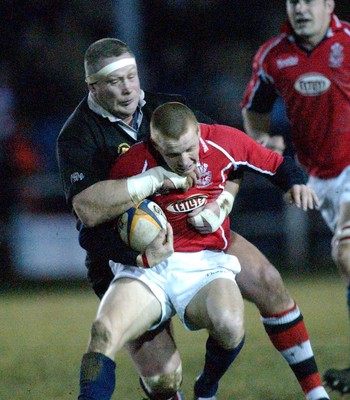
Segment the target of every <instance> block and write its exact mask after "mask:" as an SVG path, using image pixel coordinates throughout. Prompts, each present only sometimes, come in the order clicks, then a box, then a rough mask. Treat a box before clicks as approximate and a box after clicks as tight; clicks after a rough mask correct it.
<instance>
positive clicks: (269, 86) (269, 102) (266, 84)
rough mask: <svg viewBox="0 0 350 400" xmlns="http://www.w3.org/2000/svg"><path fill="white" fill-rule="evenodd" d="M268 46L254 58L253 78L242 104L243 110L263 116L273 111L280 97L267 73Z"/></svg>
mask: <svg viewBox="0 0 350 400" xmlns="http://www.w3.org/2000/svg"><path fill="white" fill-rule="evenodd" d="M267 46H268V44H265V45H263V46H261V47H260V49H259V50H258V52H257V53H256V55H255V57H254V60H253V72H252V76H251V78H250V81H249V83H248V85H247V87H246V90H245V93H244V96H243V101H242V103H241V108H247V109H248V110H251V111H255V112H257V113H262V114H264V113H269V112H271V111H272V108H273V105H274V103H275V101H276V99H277V97H278V94H277V92H276V91H275V89H274V86H273V83H272V80H271V78H270V77H269V74H268V73H267V71H266V65H267V61H266V53H267V51H268V50H267Z"/></svg>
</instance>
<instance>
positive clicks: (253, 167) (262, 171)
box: [206, 140, 275, 176]
mask: <svg viewBox="0 0 350 400" xmlns="http://www.w3.org/2000/svg"><path fill="white" fill-rule="evenodd" d="M206 142H207V143H209V144H211V145H212V146H213V147H215V148H216V149H218V150H219V151H221V152H222V153H223V154H225V156H226V157H227V158H228V159H229V160H230V161H231V163H232V165H233V166H234V168H235V169H237V168H238V166H239V165H248V166H249V168H252V169H254V170H255V171H258V172H261V173H262V174H266V175H271V176H273V175H275V173H274V172H271V171H267V170H264V169H261V168H258V167H256V166H255V165H253V164H250V163H248V161H236V160H235V159H234V158H233V157H232V156H231V155H230V154H229V153H228V152H227V151H226V150H225V149H224V148H222V147H221V146H219V145H218V144H216V143H214V142H212V141H211V140H206Z"/></svg>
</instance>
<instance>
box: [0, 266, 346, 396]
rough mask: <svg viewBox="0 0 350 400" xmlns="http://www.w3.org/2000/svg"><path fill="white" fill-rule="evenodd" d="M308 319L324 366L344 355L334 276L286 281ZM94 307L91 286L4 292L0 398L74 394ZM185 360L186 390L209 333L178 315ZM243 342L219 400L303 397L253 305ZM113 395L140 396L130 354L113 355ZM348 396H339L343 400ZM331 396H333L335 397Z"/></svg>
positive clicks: (341, 293) (342, 313)
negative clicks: (188, 326)
mask: <svg viewBox="0 0 350 400" xmlns="http://www.w3.org/2000/svg"><path fill="white" fill-rule="evenodd" d="M286 283H287V285H288V287H289V289H290V291H291V293H292V294H293V296H294V298H295V299H296V301H297V302H298V304H299V306H300V308H301V310H302V312H303V314H304V318H305V321H306V323H307V326H308V329H309V334H310V337H311V339H312V344H313V349H314V352H315V354H316V358H317V361H318V364H319V368H320V370H321V371H324V370H325V369H327V368H328V367H329V366H339V367H343V366H345V365H346V364H347V363H348V360H349V349H348V342H349V329H348V324H347V311H346V307H345V290H344V285H343V283H342V282H341V280H340V278H338V277H337V276H336V275H335V274H334V275H329V276H323V277H317V276H316V277H314V278H311V277H310V276H304V277H300V278H293V279H292V278H289V279H286ZM97 305H98V301H97V298H95V296H94V295H93V293H92V291H91V290H90V289H88V288H85V287H79V286H78V287H75V288H73V289H67V288H64V289H63V290H57V288H56V287H55V288H51V290H50V288H48V287H47V286H46V287H45V288H39V287H37V288H36V289H35V290H33V289H32V290H29V291H28V290H26V291H24V290H19V291H17V293H15V292H13V291H9V292H5V294H4V295H3V296H2V301H1V305H0V321H1V329H0V354H1V356H0V399H1V400H34V399H35V400H58V399H62V400H63V399H76V398H77V392H78V373H79V366H80V359H81V356H82V354H83V352H84V350H85V346H86V342H87V338H88V333H89V329H90V325H91V322H92V320H93V317H94V315H95V311H96V308H97ZM175 327H176V337H177V342H178V346H179V348H180V351H181V353H182V357H183V368H184V382H183V391H184V394H185V398H186V400H192V384H193V382H194V379H195V377H196V376H197V375H198V373H199V372H200V371H201V367H202V364H203V355H204V345H205V341H206V334H205V332H204V331H200V332H192V333H191V332H187V331H185V329H184V328H183V327H182V326H181V325H180V324H179V323H178V321H177V320H176V323H175ZM246 333H247V339H246V345H245V347H244V348H243V350H242V352H241V354H240V356H239V357H238V359H237V361H236V363H235V365H234V366H232V367H231V369H230V370H229V371H228V373H227V374H226V375H225V377H224V379H223V380H222V383H221V385H220V389H219V393H218V394H219V399H220V400H229V399H230V400H231V399H232V400H234V399H239V400H243V399H244V400H252V399H259V400H277V399H278V400H298V399H303V398H304V397H303V395H302V393H301V391H300V389H299V386H298V385H297V383H296V381H295V378H294V376H293V375H292V373H291V372H290V370H289V367H288V366H287V365H286V364H285V362H284V360H283V359H282V357H281V356H280V355H279V354H278V353H277V352H276V351H275V350H274V348H273V347H272V345H271V344H270V342H269V340H268V338H267V336H266V334H265V332H264V330H263V328H262V324H261V322H260V319H259V314H258V312H257V310H256V309H255V308H254V306H252V305H251V304H248V303H246ZM117 363H118V369H117V389H116V391H115V394H114V397H113V399H121V400H134V399H135V400H140V399H142V392H141V389H139V387H138V383H137V375H136V373H135V371H134V369H133V366H132V364H131V363H130V360H129V358H128V356H127V355H126V354H124V353H121V354H119V355H118V358H117ZM346 397H348V398H350V396H344V397H342V399H344V400H345V399H346ZM340 398H341V396H339V395H337V394H334V395H332V399H340Z"/></svg>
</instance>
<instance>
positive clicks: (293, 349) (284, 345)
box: [262, 304, 329, 400]
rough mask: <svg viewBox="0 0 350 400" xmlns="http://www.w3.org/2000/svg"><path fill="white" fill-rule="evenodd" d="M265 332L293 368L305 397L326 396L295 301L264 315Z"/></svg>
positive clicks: (316, 397) (322, 397) (311, 398)
mask: <svg viewBox="0 0 350 400" xmlns="http://www.w3.org/2000/svg"><path fill="white" fill-rule="evenodd" d="M262 321H263V324H264V327H265V330H266V332H267V334H268V335H269V338H270V340H271V342H272V344H273V345H274V346H275V348H276V349H277V350H278V351H279V352H280V353H281V354H282V356H283V358H284V359H285V360H286V361H287V363H288V364H289V366H290V368H291V369H292V371H293V372H294V375H295V376H296V378H297V380H298V382H299V384H300V386H301V388H302V390H303V392H304V394H305V396H306V398H307V399H308V400H317V399H325V398H326V399H327V398H329V397H328V395H327V392H326V391H325V389H324V388H323V385H322V379H321V377H320V374H319V372H318V368H317V364H316V361H315V358H314V353H313V351H312V348H311V343H310V340H309V335H308V333H307V330H306V326H305V324H304V321H303V316H302V314H301V313H300V310H299V308H298V307H297V305H296V304H295V305H294V306H293V307H292V308H291V309H289V310H286V311H284V312H282V313H279V314H272V315H264V316H262Z"/></svg>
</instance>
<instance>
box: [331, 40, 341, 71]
mask: <svg viewBox="0 0 350 400" xmlns="http://www.w3.org/2000/svg"><path fill="white" fill-rule="evenodd" d="M343 50H344V47H343V46H342V45H341V44H340V43H334V44H333V45H332V46H331V52H330V54H329V66H330V67H333V68H338V67H341V66H342V65H343V61H344V53H343Z"/></svg>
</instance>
